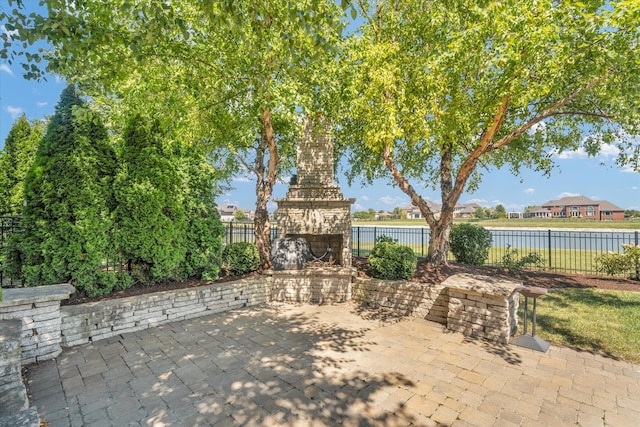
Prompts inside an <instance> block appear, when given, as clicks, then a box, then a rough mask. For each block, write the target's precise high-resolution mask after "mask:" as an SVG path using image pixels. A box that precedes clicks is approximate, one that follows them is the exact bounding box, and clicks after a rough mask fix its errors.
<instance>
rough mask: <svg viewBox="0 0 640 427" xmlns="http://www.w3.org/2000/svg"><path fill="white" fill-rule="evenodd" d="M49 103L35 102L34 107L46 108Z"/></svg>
mask: <svg viewBox="0 0 640 427" xmlns="http://www.w3.org/2000/svg"><path fill="white" fill-rule="evenodd" d="M48 104H49V103H48V102H46V101H43V102H36V105H37V106H38V107H40V108H42V107H45V106H47V105H48Z"/></svg>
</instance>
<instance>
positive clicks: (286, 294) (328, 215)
mask: <svg viewBox="0 0 640 427" xmlns="http://www.w3.org/2000/svg"><path fill="white" fill-rule="evenodd" d="M297 168H298V174H297V176H296V177H295V179H292V182H291V184H290V185H289V191H288V192H287V194H286V197H285V198H284V199H276V200H275V201H276V203H277V204H278V238H304V239H305V240H306V241H307V244H308V246H309V252H310V253H309V255H308V257H307V265H309V266H315V267H318V266H319V267H322V268H305V269H303V270H288V269H283V270H279V271H274V272H273V273H274V290H275V292H274V297H275V298H276V299H281V300H283V299H284V300H292V299H293V300H296V301H307V302H321V301H323V300H326V299H327V298H328V297H329V294H330V293H331V292H333V291H337V290H338V289H339V293H340V296H336V295H333V297H331V299H332V300H336V299H337V300H346V299H348V295H349V296H350V283H351V279H352V277H353V274H354V271H353V269H352V268H351V204H353V202H354V201H355V199H347V198H345V197H344V196H343V194H342V191H340V187H339V186H338V185H335V184H334V160H333V140H332V137H331V131H330V127H329V126H328V125H327V123H326V122H325V121H324V119H322V118H316V119H310V118H308V119H307V120H306V121H305V124H304V129H303V131H302V135H301V136H300V138H299V139H298V144H297ZM272 256H273V254H272ZM285 282H287V283H286V284H285ZM294 282H297V283H298V284H297V285H295V283H294ZM303 282H304V283H303ZM347 284H348V285H347ZM291 286H295V287H296V289H293V288H291V289H289V291H286V289H285V288H287V287H291ZM300 286H302V288H300ZM305 286H308V287H310V289H306V290H305V289H304V287H305ZM345 286H346V287H348V288H349V289H348V290H347V289H346V288H345ZM329 288H331V289H333V291H331V292H330V291H329ZM291 292H294V294H291ZM278 295H279V296H278Z"/></svg>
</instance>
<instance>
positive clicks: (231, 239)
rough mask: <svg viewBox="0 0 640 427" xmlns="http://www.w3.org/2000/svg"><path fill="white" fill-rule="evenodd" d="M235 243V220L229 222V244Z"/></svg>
mask: <svg viewBox="0 0 640 427" xmlns="http://www.w3.org/2000/svg"><path fill="white" fill-rule="evenodd" d="M232 243H233V222H230V223H229V244H232Z"/></svg>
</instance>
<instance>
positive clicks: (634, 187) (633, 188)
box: [631, 185, 640, 191]
mask: <svg viewBox="0 0 640 427" xmlns="http://www.w3.org/2000/svg"><path fill="white" fill-rule="evenodd" d="M638 188H640V187H636V186H635V185H634V186H633V187H631V189H632V190H633V191H635V190H637V189H638Z"/></svg>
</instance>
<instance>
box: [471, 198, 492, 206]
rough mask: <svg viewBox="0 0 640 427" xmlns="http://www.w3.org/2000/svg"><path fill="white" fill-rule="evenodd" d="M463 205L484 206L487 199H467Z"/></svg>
mask: <svg viewBox="0 0 640 427" xmlns="http://www.w3.org/2000/svg"><path fill="white" fill-rule="evenodd" d="M465 203H477V204H479V205H480V206H486V205H487V204H488V203H489V201H488V200H487V199H469V200H467V201H466V202H465Z"/></svg>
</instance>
